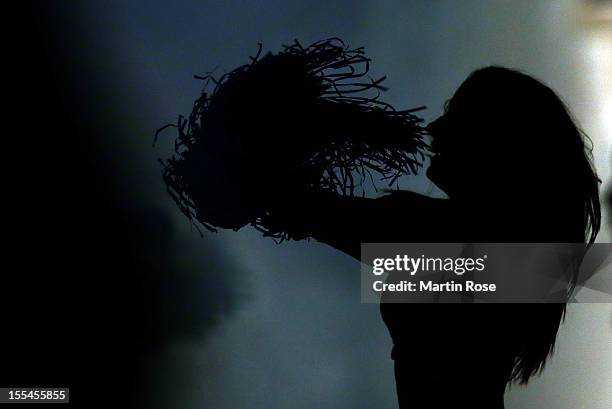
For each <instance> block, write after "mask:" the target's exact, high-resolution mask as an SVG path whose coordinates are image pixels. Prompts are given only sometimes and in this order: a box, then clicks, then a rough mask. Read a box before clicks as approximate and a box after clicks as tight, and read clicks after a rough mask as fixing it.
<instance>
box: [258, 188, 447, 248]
mask: <svg viewBox="0 0 612 409" xmlns="http://www.w3.org/2000/svg"><path fill="white" fill-rule="evenodd" d="M448 203H449V202H448V200H444V199H434V198H430V197H427V196H423V195H420V194H418V193H414V192H408V191H393V192H390V193H389V194H386V195H385V196H382V197H379V198H362V197H354V196H340V195H337V194H333V193H325V192H311V193H308V194H300V195H293V196H291V198H290V199H289V200H287V201H286V202H285V203H283V205H282V206H278V207H276V208H275V209H273V210H272V211H271V212H270V218H269V222H270V223H273V224H274V225H275V227H279V228H281V229H282V230H284V231H286V232H287V233H288V234H289V236H290V237H291V238H292V239H295V240H301V239H306V238H314V239H315V240H317V241H320V242H322V243H325V244H328V245H330V246H332V247H334V248H336V249H338V250H340V251H342V252H344V253H346V254H348V255H350V256H352V257H354V258H356V259H360V253H361V243H366V242H378V243H385V242H387V243H393V242H435V241H440V238H441V237H444V232H443V230H445V229H447V228H448V224H447V220H448V216H447V215H448V208H449V207H448Z"/></svg>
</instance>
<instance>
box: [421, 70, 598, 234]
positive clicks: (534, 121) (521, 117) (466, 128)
mask: <svg viewBox="0 0 612 409" xmlns="http://www.w3.org/2000/svg"><path fill="white" fill-rule="evenodd" d="M428 130H429V132H430V133H431V135H432V138H433V139H432V150H433V151H434V152H435V153H437V155H435V156H434V157H433V158H432V162H431V166H430V168H429V169H428V172H427V174H428V176H429V177H430V179H431V180H432V181H433V182H434V183H436V184H437V185H438V186H439V187H440V188H441V189H443V190H444V191H446V193H447V194H448V195H449V196H450V197H451V198H452V199H454V198H456V199H459V200H462V201H464V202H471V203H474V204H475V203H479V204H481V205H485V206H487V205H488V206H491V205H492V206H499V205H500V204H501V205H504V206H512V207H514V208H523V209H531V210H532V214H535V213H538V212H539V211H544V210H545V209H550V208H551V206H554V208H555V209H559V208H563V209H566V210H568V211H569V210H571V211H573V212H574V213H573V214H578V212H582V215H583V220H580V222H581V226H582V228H583V229H582V231H583V232H584V231H586V230H589V231H590V232H591V235H592V234H593V233H595V234H596V232H597V230H598V229H599V220H600V215H599V199H598V184H599V180H598V179H597V176H596V175H595V172H594V170H593V167H592V165H591V161H590V152H589V149H588V147H587V146H585V141H588V138H586V137H585V136H584V135H583V134H582V132H581V131H580V130H579V129H578V127H577V126H576V125H575V123H574V121H573V120H572V117H571V116H570V114H569V113H568V111H567V109H566V107H565V105H564V104H563V102H562V101H561V100H560V98H559V97H558V96H557V95H556V94H555V92H554V91H553V90H551V89H550V88H549V87H547V86H546V85H544V84H542V83H541V82H539V81H537V80H536V79H534V78H532V77H530V76H528V75H526V74H523V73H521V72H518V71H514V70H510V69H507V68H502V67H486V68H482V69H479V70H476V71H475V72H473V73H472V74H471V75H470V76H469V77H468V78H467V79H466V80H465V81H464V82H463V83H462V84H461V86H460V87H459V89H457V91H456V92H455V94H454V95H453V97H452V98H451V99H450V100H449V101H447V104H446V106H445V113H444V114H443V115H442V116H441V117H440V118H438V119H437V120H435V121H433V122H432V123H431V124H430V125H429V127H428ZM574 220H575V219H574ZM593 237H594V236H593Z"/></svg>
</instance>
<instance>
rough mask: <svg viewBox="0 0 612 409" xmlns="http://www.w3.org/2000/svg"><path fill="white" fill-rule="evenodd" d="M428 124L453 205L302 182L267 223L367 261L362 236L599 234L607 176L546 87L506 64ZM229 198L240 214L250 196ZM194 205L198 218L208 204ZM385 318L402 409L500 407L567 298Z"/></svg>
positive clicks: (532, 367) (482, 72)
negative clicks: (599, 172) (601, 190)
mask: <svg viewBox="0 0 612 409" xmlns="http://www.w3.org/2000/svg"><path fill="white" fill-rule="evenodd" d="M427 130H428V132H429V133H430V134H431V136H432V138H433V139H432V141H433V142H432V145H431V150H432V151H433V152H434V153H435V156H434V157H433V158H432V160H431V165H430V167H429V168H428V170H427V175H428V177H429V178H430V179H431V180H432V181H433V182H434V183H435V184H436V185H437V186H438V187H440V188H441V189H442V190H443V191H444V192H446V193H447V194H448V197H449V198H448V199H433V198H429V197H425V196H422V195H419V194H416V193H412V192H406V191H392V192H391V193H389V194H387V195H385V196H383V197H380V198H377V199H369V198H365V197H356V196H355V195H338V194H335V193H333V192H328V191H322V190H317V189H310V188H303V187H301V186H303V185H304V184H305V183H302V185H301V186H298V187H287V188H284V189H282V194H280V195H276V196H275V200H273V201H270V202H266V203H265V206H266V209H267V210H266V212H265V215H266V216H265V218H263V219H257V220H258V221H260V222H261V220H263V222H261V223H263V224H264V225H266V226H268V227H269V226H273V228H271V230H273V231H280V230H282V231H283V232H286V233H287V236H288V237H289V238H293V239H302V238H309V237H312V238H314V239H316V240H318V241H321V242H323V243H327V244H328V245H330V246H332V247H334V248H336V249H338V250H340V251H343V252H345V253H347V254H349V255H351V256H353V257H355V258H356V259H359V258H360V243H362V242H425V243H426V242H457V243H479V242H480V243H482V242H493V243H495V242H497V243H508V242H527V243H531V242H550V243H564V242H567V243H581V242H591V241H593V240H594V238H595V236H596V234H597V232H598V230H599V227H600V209H599V199H598V183H599V181H598V178H597V177H596V175H595V172H594V170H593V167H592V165H591V162H590V158H589V150H588V148H587V147H586V146H585V138H584V137H583V135H582V133H581V132H580V130H579V129H578V128H577V127H576V125H575V124H574V122H573V120H572V118H571V117H570V115H569V114H568V112H567V110H566V108H565V106H564V104H563V103H562V102H561V100H560V99H559V97H558V96H557V95H555V93H554V92H553V91H552V90H551V89H550V88H548V87H547V86H545V85H543V84H542V83H540V82H539V81H537V80H535V79H533V78H532V77H530V76H527V75H525V74H522V73H520V72H517V71H513V70H509V69H506V68H501V67H487V68H483V69H479V70H477V71H475V72H474V73H472V74H471V75H470V76H469V77H468V78H467V79H466V80H465V81H464V82H463V84H461V86H460V87H459V89H458V90H457V91H456V92H455V94H454V95H453V97H452V98H451V99H450V100H449V101H448V102H447V104H446V106H445V112H444V114H443V115H442V116H441V117H440V118H438V119H436V120H435V121H433V122H432V123H430V124H429V126H428V127H427ZM382 131H384V129H383V130H382ZM169 168H170V169H169V172H170V174H172V175H176V174H178V173H180V172H179V171H178V170H177V168H176V166H175V167H174V168H173V167H172V166H170V167H169ZM179 170H180V169H179ZM167 171H168V169H167ZM166 176H168V173H167V174H166ZM168 180H169V179H168V178H167V181H168ZM173 180H175V179H173ZM181 180H184V179H181ZM194 180H195V179H194ZM182 183H184V185H183V186H182V187H183V190H188V188H190V189H192V190H193V186H191V185H188V184H187V182H184V181H183V182H182ZM193 183H195V182H193ZM185 186H187V187H185ZM179 187H180V186H179ZM238 190H241V189H238ZM209 193H210V192H209ZM269 194H273V193H269ZM231 195H232V199H228V202H227V203H229V204H228V206H229V208H233V207H232V205H231V204H232V203H233V204H234V207H236V206H237V205H236V203H238V201H237V199H236V196H235V195H238V196H240V193H236V192H235V191H234V192H232V193H231ZM197 196H198V195H197V194H193V193H191V195H190V197H196V199H195V200H196V201H197ZM228 197H229V196H228ZM248 197H252V196H249V195H242V196H241V198H242V199H244V198H248ZM177 202H179V204H180V200H177ZM185 203H186V202H185ZM185 203H184V205H185ZM185 206H186V207H187V211H188V212H189V211H190V210H189V209H191V212H190V213H188V216H190V217H194V218H196V219H197V218H198V214H197V210H198V207H197V206H193V203H192V204H191V205H189V204H188V203H187V204H186V205H185ZM190 206H191V207H190ZM200 207H202V206H200ZM251 207H252V206H251ZM193 208H195V209H196V210H193ZM184 210H185V209H184ZM245 219H246V217H245ZM261 223H260V224H259V225H261ZM243 224H244V223H243ZM253 224H254V225H255V223H253ZM219 225H221V223H220V222H219ZM221 227H226V226H223V225H221ZM227 227H231V226H227ZM256 227H257V225H256ZM381 313H382V317H383V319H384V321H385V323H386V325H387V327H388V329H389V331H390V334H391V337H392V339H393V343H394V347H393V351H392V358H393V359H394V360H395V377H396V381H397V393H398V398H399V404H400V407H401V408H404V409H405V408H480V407H483V408H485V407H486V408H503V406H504V402H503V396H504V392H505V389H506V387H507V385H508V384H509V383H511V382H513V381H516V382H519V383H526V382H527V381H528V380H529V379H530V378H531V377H532V376H533V375H536V374H538V373H539V372H540V371H541V370H542V368H543V367H544V364H545V362H546V360H547V359H548V357H549V356H550V355H551V353H552V351H553V347H554V344H555V338H556V335H557V330H558V328H559V325H560V323H561V321H562V319H563V317H564V314H565V304H562V303H557V304H474V303H472V304H385V303H383V304H381Z"/></svg>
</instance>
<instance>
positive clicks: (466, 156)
mask: <svg viewBox="0 0 612 409" xmlns="http://www.w3.org/2000/svg"><path fill="white" fill-rule="evenodd" d="M473 105H474V104H473V101H469V100H467V99H466V98H462V97H460V96H458V95H455V96H454V97H453V98H452V99H451V100H449V101H447V103H446V105H445V110H444V114H443V115H441V116H440V117H439V118H437V119H435V120H434V121H432V122H431V123H430V124H429V125H428V126H427V131H428V132H429V134H430V136H431V138H432V142H431V151H432V152H433V154H434V155H433V156H432V158H431V164H430V166H429V168H428V169H427V177H428V178H429V179H430V180H431V181H432V182H434V183H435V184H436V185H437V186H438V187H439V188H440V189H442V190H443V191H444V192H445V193H446V194H448V195H449V197H453V196H455V197H456V196H458V195H461V194H464V193H467V192H468V191H469V190H470V188H469V185H470V184H472V183H473V182H474V181H475V180H476V179H477V176H478V173H480V172H479V171H478V169H479V168H481V167H482V165H478V163H479V161H480V160H482V159H483V158H482V155H481V154H478V152H477V151H478V149H481V148H482V147H478V145H477V144H476V139H477V137H476V135H475V134H474V130H475V127H476V125H477V123H478V122H477V118H474V123H473V125H471V126H468V125H467V123H469V122H470V118H471V117H472V114H471V112H473V111H474V108H475V107H474V106H473ZM470 128H471V129H472V131H470V130H469V129H470Z"/></svg>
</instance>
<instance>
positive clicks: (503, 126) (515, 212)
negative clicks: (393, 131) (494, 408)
mask: <svg viewBox="0 0 612 409" xmlns="http://www.w3.org/2000/svg"><path fill="white" fill-rule="evenodd" d="M447 114H449V115H452V116H453V117H452V118H451V119H452V120H453V121H454V122H453V126H452V127H451V128H452V129H455V130H456V131H457V132H459V133H462V134H463V135H465V136H467V139H468V140H470V141H471V142H467V146H465V147H464V148H463V149H465V151H466V152H467V151H470V150H471V151H472V153H471V154H469V155H468V156H471V157H475V156H472V155H480V156H485V157H486V158H487V159H486V160H487V162H486V165H485V166H484V167H483V170H482V172H481V175H482V178H483V179H482V180H487V178H489V179H488V182H490V183H491V184H497V185H496V187H495V188H493V189H498V190H499V191H500V192H502V191H503V192H502V193H501V194H503V195H505V196H504V197H507V198H508V202H507V204H506V205H505V206H506V207H505V209H504V208H503V206H504V205H502V211H501V212H500V214H499V215H498V217H499V216H501V217H500V218H501V219H503V218H505V217H506V215H505V214H504V213H508V214H511V215H510V216H508V220H509V222H508V223H507V224H505V225H504V227H505V228H506V230H505V231H501V232H500V233H499V235H498V236H495V237H496V238H502V239H504V240H506V241H525V242H551V243H576V242H584V243H593V242H594V240H595V237H596V236H597V233H598V231H599V229H600V225H601V210H600V202H599V184H600V180H599V179H598V177H597V175H596V172H595V169H594V167H593V164H592V155H591V151H592V144H591V141H590V139H589V138H588V136H587V135H586V134H585V133H584V132H582V131H581V130H580V128H579V127H578V126H577V125H576V123H575V121H574V119H573V118H572V116H571V114H570V113H569V110H568V109H567V107H566V106H565V104H564V103H563V102H562V100H561V99H560V98H559V97H558V96H557V95H556V93H555V92H554V91H553V90H552V89H551V88H549V87H548V86H546V85H544V84H543V83H541V82H540V81H538V80H536V79H534V78H533V77H531V76H529V75H526V74H523V73H521V72H519V71H515V70H511V69H507V68H503V67H495V66H492V67H486V68H482V69H479V70H477V71H475V72H473V73H472V74H471V75H470V76H469V77H468V79H466V81H464V82H463V84H462V85H461V86H460V87H459V89H458V90H457V92H456V93H455V95H454V96H453V98H452V99H451V100H450V101H449V103H448V104H447ZM475 123H476V124H477V125H474V124H475ZM461 139H464V138H461ZM459 143H461V142H459ZM481 166H482V163H481ZM500 179H501V182H500ZM482 180H480V181H482ZM504 190H507V191H504ZM485 194H486V193H485ZM513 196H514V197H516V199H514V197H513ZM501 203H503V202H501ZM514 206H517V207H514ZM501 223H502V224H503V221H502V222H501ZM494 229H495V227H494V228H493V229H492V230H489V231H493V230H494ZM493 234H497V232H495V233H493ZM506 234H508V236H505V235H506ZM499 240H500V239H498V240H497V241H499ZM576 274H577V269H576ZM572 280H573V281H574V282H575V280H577V277H572ZM515 307H516V305H515V306H514V307H512V308H507V309H506V310H504V314H505V313H506V312H507V313H508V316H507V317H506V318H508V319H512V320H518V321H519V322H516V321H515V323H516V327H514V330H516V331H518V332H520V334H518V337H517V338H515V341H516V342H515V345H513V347H514V348H516V349H515V354H514V357H515V358H514V367H513V370H512V374H511V380H512V381H516V382H520V383H527V381H528V380H529V378H530V377H531V376H533V375H535V374H538V373H540V372H541V371H542V369H543V367H544V365H545V363H546V360H547V359H548V358H549V357H550V356H551V354H552V353H553V350H554V345H555V339H556V336H557V332H558V328H559V326H560V324H561V322H562V321H563V319H564V317H565V313H566V304H564V303H558V304H542V305H524V306H522V307H523V308H515ZM523 313H524V314H525V315H527V316H525V317H518V318H517V317H516V314H523ZM515 335H516V334H515ZM517 344H518V345H517Z"/></svg>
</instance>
